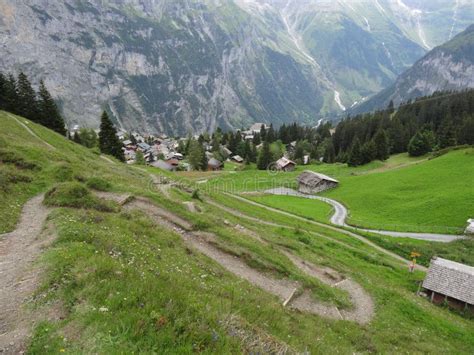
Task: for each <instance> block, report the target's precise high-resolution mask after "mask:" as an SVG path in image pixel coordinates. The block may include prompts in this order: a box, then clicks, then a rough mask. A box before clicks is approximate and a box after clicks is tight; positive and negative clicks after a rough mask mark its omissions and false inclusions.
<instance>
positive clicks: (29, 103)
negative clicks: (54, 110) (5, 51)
mask: <svg viewBox="0 0 474 355" xmlns="http://www.w3.org/2000/svg"><path fill="white" fill-rule="evenodd" d="M17 90H18V114H19V115H20V116H23V117H26V118H28V119H29V120H31V121H34V122H38V123H41V122H40V117H39V109H38V101H37V100H36V92H35V91H34V90H33V87H32V86H31V83H30V81H29V80H28V77H27V76H26V75H25V74H24V73H23V72H21V73H20V74H19V75H18V80H17Z"/></svg>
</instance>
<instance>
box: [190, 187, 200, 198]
mask: <svg viewBox="0 0 474 355" xmlns="http://www.w3.org/2000/svg"><path fill="white" fill-rule="evenodd" d="M191 198H194V199H196V200H201V196H199V190H197V189H196V190H194V191H193V193H192V195H191Z"/></svg>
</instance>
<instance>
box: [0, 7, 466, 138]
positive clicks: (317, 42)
mask: <svg viewBox="0 0 474 355" xmlns="http://www.w3.org/2000/svg"><path fill="white" fill-rule="evenodd" d="M379 1H380V2H379ZM446 1H447V0H439V2H441V3H445V2H446ZM460 1H461V2H463V1H465V0H460ZM392 2H393V1H389V0H387V1H385V0H378V1H377V0H363V1H362V5H357V6H356V7H354V5H351V4H352V3H351V2H348V1H339V2H330V1H326V0H304V1H301V2H298V3H296V1H281V0H111V1H103V0H90V1H86V0H65V1H49V0H25V1H16V0H3V1H1V2H0V48H1V53H2V55H1V57H0V70H2V71H14V72H18V71H20V70H22V71H24V72H26V73H27V74H28V75H29V76H30V78H32V79H33V82H35V83H37V82H38V81H39V79H40V78H45V79H46V84H47V86H48V88H49V89H50V90H51V92H52V93H53V95H54V96H55V97H56V98H57V99H58V101H59V103H60V106H61V108H62V110H63V112H64V115H65V117H66V119H67V121H68V124H69V125H73V124H80V125H86V126H91V127H97V125H98V117H99V115H100V111H101V110H102V109H107V110H108V111H109V112H110V114H111V116H112V117H113V118H114V120H115V121H116V123H117V124H118V125H119V126H121V127H122V128H125V129H137V130H140V131H149V132H156V131H159V132H166V133H170V134H185V133H187V132H189V131H192V132H202V131H209V130H213V129H215V128H216V126H217V125H219V126H221V127H222V128H226V127H234V128H236V127H237V128H239V127H242V126H245V125H247V124H249V123H251V122H254V121H265V122H274V123H276V124H278V123H282V122H290V121H295V120H296V121H300V122H308V123H311V122H315V121H316V119H317V118H318V116H321V115H325V114H327V113H332V112H341V111H342V110H344V109H345V108H346V107H349V106H351V105H352V104H353V103H354V102H355V101H358V100H360V99H361V98H363V97H365V96H367V95H372V94H374V93H376V92H378V91H379V90H380V89H382V88H384V87H386V86H387V85H389V84H390V83H391V81H392V80H393V79H394V78H395V77H396V76H397V75H398V74H399V73H401V72H402V71H403V70H405V69H406V68H407V67H408V66H409V65H411V64H412V63H413V62H414V61H415V60H416V59H418V58H419V57H421V56H422V55H423V54H424V52H425V49H424V48H423V44H422V43H421V41H417V38H418V37H416V35H411V34H410V33H411V32H410V26H408V25H406V24H403V23H402V22H401V21H399V20H398V19H397V17H396V16H394V14H396V13H397V11H398V10H397V7H394V6H393V4H392ZM399 2H400V1H399ZM333 3H334V4H335V5H334V4H333ZM379 7H380V8H379ZM377 9H378V10H377ZM380 9H382V10H380ZM374 11H378V12H379V13H382V11H383V12H385V13H386V15H385V16H379V17H380V19H377V16H378V15H377V13H375V12H374ZM458 22H459V21H458ZM331 24H332V25H331ZM330 25H331V26H330ZM453 26H454V25H453ZM445 27H446V26H445ZM453 31H454V32H456V29H453ZM444 32H447V30H445V31H444Z"/></svg>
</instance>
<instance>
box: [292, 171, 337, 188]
mask: <svg viewBox="0 0 474 355" xmlns="http://www.w3.org/2000/svg"><path fill="white" fill-rule="evenodd" d="M297 180H298V182H299V183H301V184H305V185H309V186H316V185H317V184H319V182H320V181H321V180H326V181H331V182H335V183H339V181H337V180H336V179H333V178H332V177H329V176H327V175H324V174H320V173H316V172H314V171H311V170H305V171H303V172H302V173H301V174H300V176H298V178H297Z"/></svg>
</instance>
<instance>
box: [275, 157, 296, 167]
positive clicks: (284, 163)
mask: <svg viewBox="0 0 474 355" xmlns="http://www.w3.org/2000/svg"><path fill="white" fill-rule="evenodd" d="M290 164H292V165H296V163H295V162H294V161H292V160H290V159H288V158H285V157H281V158H280V159H278V160H277V161H276V165H277V166H278V167H279V168H284V167H285V166H288V165H290Z"/></svg>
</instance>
